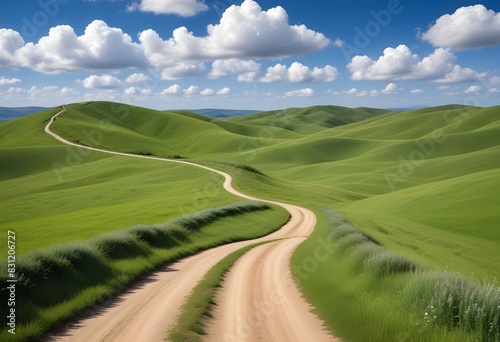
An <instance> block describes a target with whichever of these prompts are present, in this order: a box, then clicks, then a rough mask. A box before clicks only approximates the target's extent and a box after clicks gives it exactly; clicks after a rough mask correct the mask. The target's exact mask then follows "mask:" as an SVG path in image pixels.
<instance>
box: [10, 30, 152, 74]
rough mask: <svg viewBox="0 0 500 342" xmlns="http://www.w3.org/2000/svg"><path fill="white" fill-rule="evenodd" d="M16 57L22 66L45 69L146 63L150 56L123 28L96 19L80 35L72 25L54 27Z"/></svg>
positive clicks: (75, 68)
mask: <svg viewBox="0 0 500 342" xmlns="http://www.w3.org/2000/svg"><path fill="white" fill-rule="evenodd" d="M15 58H16V61H17V63H18V65H20V66H24V67H29V68H32V69H34V70H36V71H39V72H42V73H49V74H50V73H60V72H63V71H78V70H103V69H106V70H111V69H124V68H132V67H144V66H146V65H147V61H146V58H145V56H144V53H143V51H142V48H141V47H140V46H139V44H137V43H134V42H132V38H131V37H130V36H129V35H128V34H125V33H123V31H122V30H121V29H118V28H112V27H109V26H108V25H107V24H106V23H105V22H104V21H102V20H94V21H93V22H92V23H90V24H89V25H88V26H87V28H86V29H85V33H84V34H83V35H81V36H77V35H76V34H75V31H74V30H73V28H72V27H71V26H68V25H60V26H56V27H53V28H51V29H50V31H49V35H48V36H45V37H42V38H40V40H39V41H38V43H27V44H26V45H24V46H23V47H22V48H19V49H17V51H16V52H15Z"/></svg>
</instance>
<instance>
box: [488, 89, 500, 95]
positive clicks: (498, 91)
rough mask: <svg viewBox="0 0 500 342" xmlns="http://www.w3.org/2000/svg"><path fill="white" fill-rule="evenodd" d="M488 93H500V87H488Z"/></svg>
mask: <svg viewBox="0 0 500 342" xmlns="http://www.w3.org/2000/svg"><path fill="white" fill-rule="evenodd" d="M488 93H490V94H493V93H500V89H497V88H490V89H488Z"/></svg>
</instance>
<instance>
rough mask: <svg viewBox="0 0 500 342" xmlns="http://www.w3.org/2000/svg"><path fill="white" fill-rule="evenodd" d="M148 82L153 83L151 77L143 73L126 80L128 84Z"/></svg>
mask: <svg viewBox="0 0 500 342" xmlns="http://www.w3.org/2000/svg"><path fill="white" fill-rule="evenodd" d="M148 81H151V77H149V76H147V75H145V74H143V73H135V74H132V75H130V76H129V77H127V79H126V80H125V82H126V83H143V82H148Z"/></svg>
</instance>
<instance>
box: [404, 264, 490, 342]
mask: <svg viewBox="0 0 500 342" xmlns="http://www.w3.org/2000/svg"><path fill="white" fill-rule="evenodd" d="M404 297H405V300H406V302H407V303H408V305H409V307H410V308H411V309H412V310H416V311H417V312H419V313H420V318H421V320H423V322H424V324H426V325H428V326H431V325H434V326H443V327H446V328H448V329H452V328H459V329H463V330H466V331H470V332H473V333H475V334H476V335H477V336H478V337H479V339H480V340H481V341H500V288H499V287H498V286H497V284H496V283H490V284H478V283H476V282H474V281H472V280H469V279H466V278H464V277H463V276H462V275H460V274H457V273H451V272H442V271H431V270H426V271H422V272H418V273H417V274H416V275H415V280H414V281H412V282H410V283H409V284H408V285H407V286H406V288H405V291H404Z"/></svg>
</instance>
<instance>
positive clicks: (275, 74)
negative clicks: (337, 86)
mask: <svg viewBox="0 0 500 342" xmlns="http://www.w3.org/2000/svg"><path fill="white" fill-rule="evenodd" d="M337 77H338V71H337V69H336V68H334V67H332V66H330V65H327V66H325V67H323V68H318V67H315V68H314V69H312V70H311V69H310V68H309V67H307V66H305V65H303V64H301V63H299V62H293V63H292V65H291V66H290V67H289V68H287V67H286V65H282V64H276V65H275V66H272V67H269V68H267V72H266V75H265V76H264V77H262V78H261V79H260V80H259V81H260V82H290V83H303V82H331V81H333V80H335V79H336V78H337Z"/></svg>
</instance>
